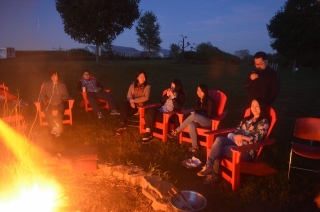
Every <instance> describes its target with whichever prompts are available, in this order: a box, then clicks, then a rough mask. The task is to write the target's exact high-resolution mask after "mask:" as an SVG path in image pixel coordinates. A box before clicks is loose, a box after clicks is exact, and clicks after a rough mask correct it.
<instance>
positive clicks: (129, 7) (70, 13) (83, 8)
mask: <svg viewBox="0 0 320 212" xmlns="http://www.w3.org/2000/svg"><path fill="white" fill-rule="evenodd" d="M55 1H56V9H57V11H58V12H59V13H60V16H61V18H62V22H63V25H64V31H65V32H66V33H67V34H68V35H70V37H71V38H72V39H74V40H75V41H77V42H79V43H85V44H93V45H95V46H96V63H98V62H99V54H98V52H99V47H100V46H102V45H103V44H104V43H108V44H111V43H112V42H113V41H114V40H115V39H116V37H117V36H118V35H119V34H120V33H122V32H123V30H124V29H125V28H128V29H130V28H131V27H132V25H133V22H134V21H135V20H136V19H138V18H139V17H140V11H139V3H140V0H121V1H119V0H108V1H104V0H73V1H68V0H55Z"/></svg>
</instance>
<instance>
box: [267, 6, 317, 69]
mask: <svg viewBox="0 0 320 212" xmlns="http://www.w3.org/2000/svg"><path fill="white" fill-rule="evenodd" d="M319 4H320V1H315V0H288V1H287V2H286V3H285V4H284V7H282V8H281V9H280V10H279V11H278V12H276V14H275V16H274V17H273V18H272V19H271V20H270V22H269V24H267V29H268V32H269V36H270V38H271V39H272V41H271V47H272V48H273V49H275V50H276V51H277V52H279V53H281V54H284V55H286V56H288V57H290V58H291V59H293V60H294V61H296V60H297V59H300V58H303V57H304V56H305V55H306V54H308V53H312V52H319V51H320V11H319V6H320V5H319ZM294 64H295V63H294ZM294 66H295V65H294Z"/></svg>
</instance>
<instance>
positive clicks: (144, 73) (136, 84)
mask: <svg viewBox="0 0 320 212" xmlns="http://www.w3.org/2000/svg"><path fill="white" fill-rule="evenodd" d="M140 74H143V75H144V77H145V78H146V81H144V83H143V84H142V85H140V86H146V85H148V77H147V74H146V72H144V71H138V72H137V75H136V80H135V81H134V83H133V85H134V87H138V85H139V80H138V79H137V78H138V77H139V75H140Z"/></svg>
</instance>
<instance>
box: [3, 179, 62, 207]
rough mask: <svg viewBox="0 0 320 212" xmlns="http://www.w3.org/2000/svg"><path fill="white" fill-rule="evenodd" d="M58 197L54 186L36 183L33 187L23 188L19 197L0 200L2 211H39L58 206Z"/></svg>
mask: <svg viewBox="0 0 320 212" xmlns="http://www.w3.org/2000/svg"><path fill="white" fill-rule="evenodd" d="M56 197H57V193H56V190H55V189H54V188H50V187H48V188H46V187H41V188H40V187H39V186H38V185H37V184H35V185H34V186H33V187H32V188H31V189H26V188H23V189H21V192H20V194H18V195H17V197H13V198H12V199H11V198H10V199H9V200H5V201H3V202H0V211H5V212H17V211H37V212H47V211H48V212H50V211H52V210H53V208H54V207H55V206H56V204H55V200H56Z"/></svg>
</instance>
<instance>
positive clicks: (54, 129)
mask: <svg viewBox="0 0 320 212" xmlns="http://www.w3.org/2000/svg"><path fill="white" fill-rule="evenodd" d="M57 131H58V128H56V127H53V128H52V130H51V134H53V135H55V134H56V133H57Z"/></svg>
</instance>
